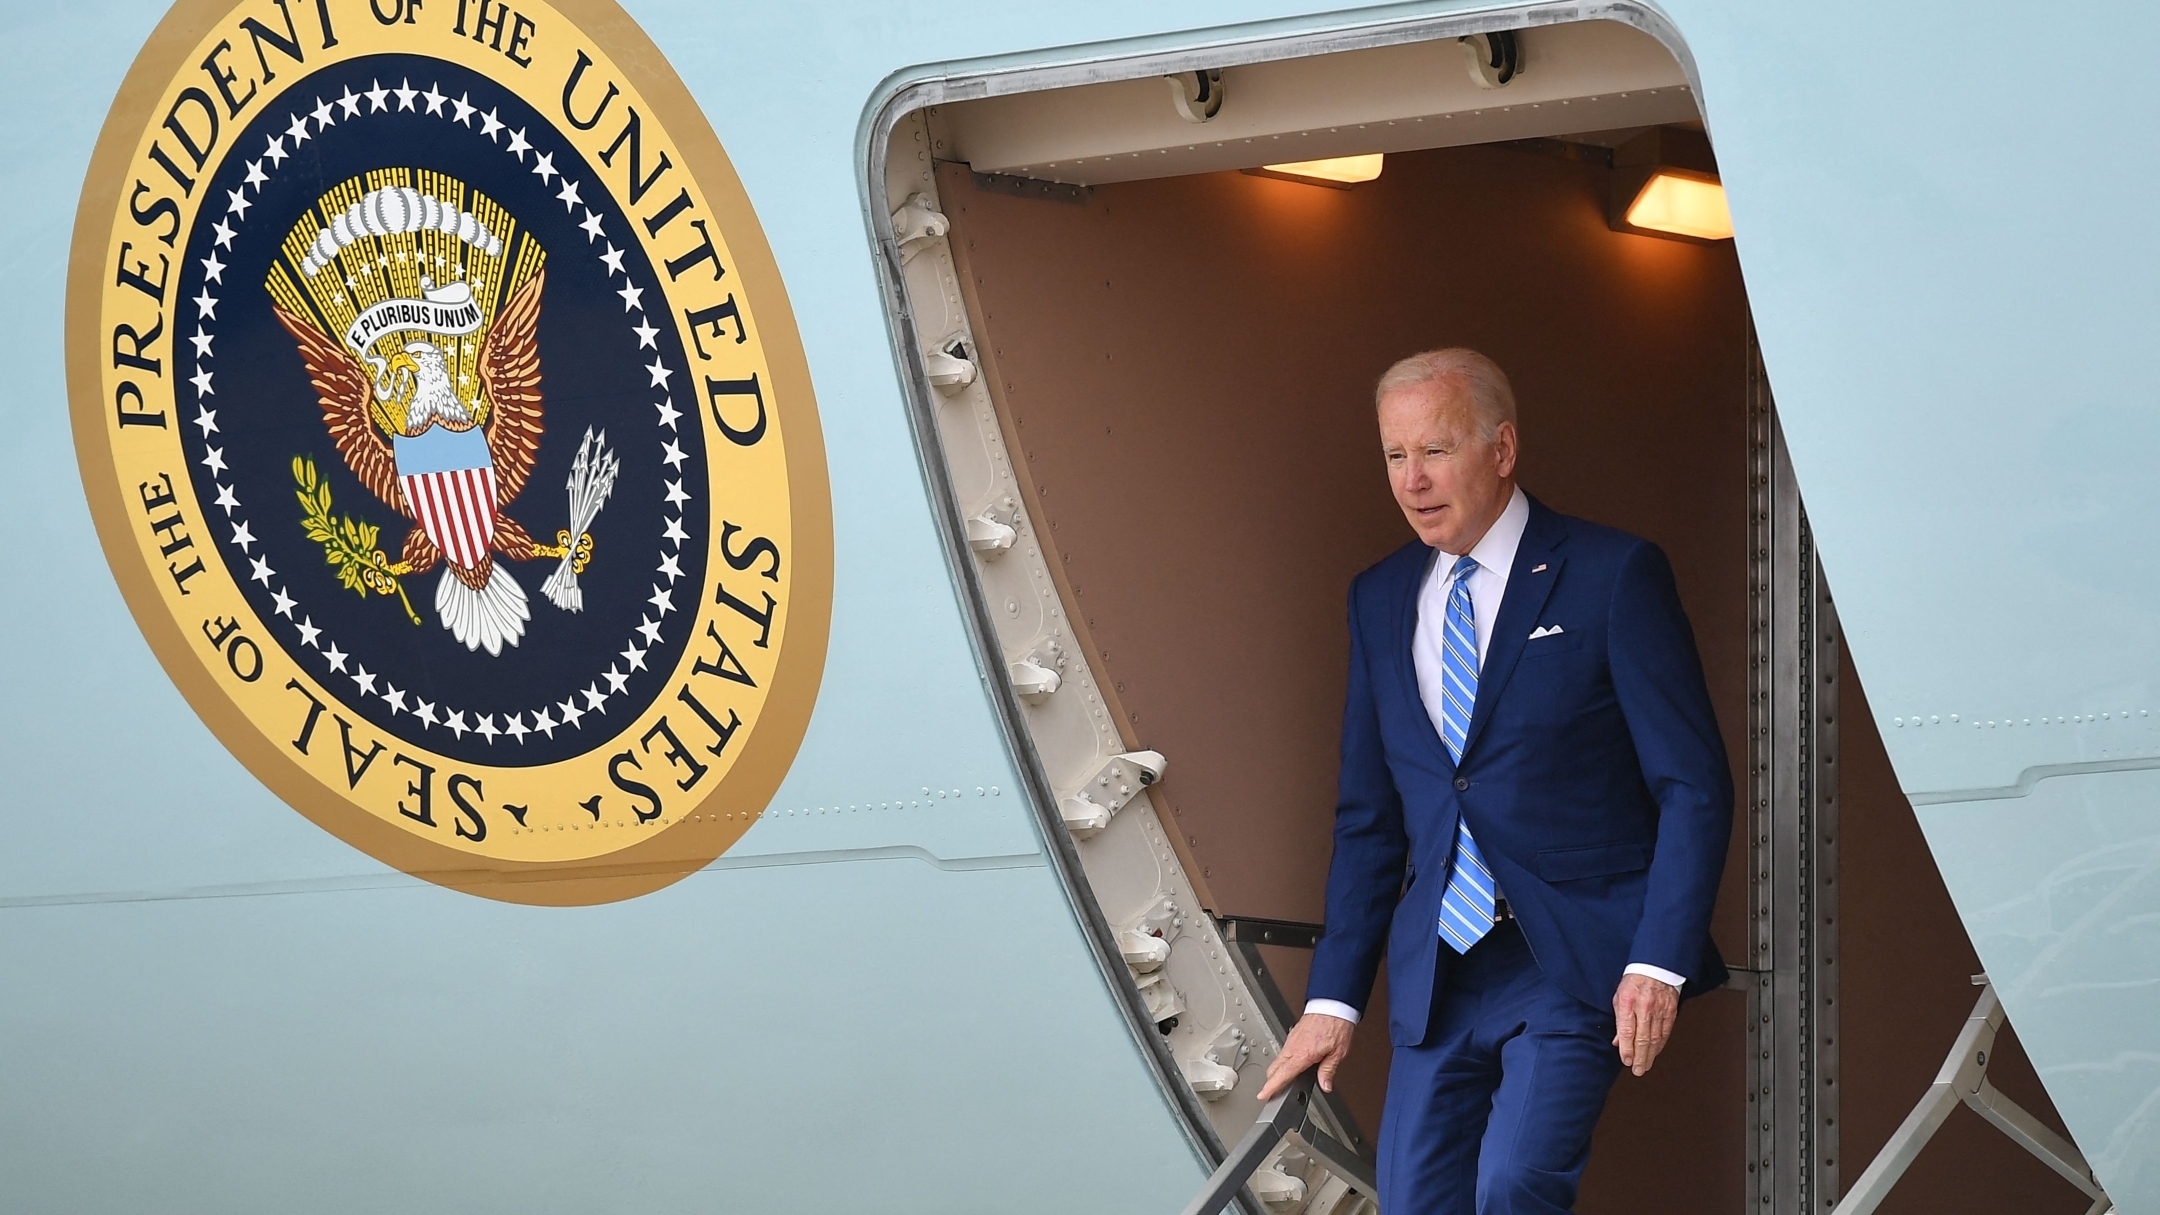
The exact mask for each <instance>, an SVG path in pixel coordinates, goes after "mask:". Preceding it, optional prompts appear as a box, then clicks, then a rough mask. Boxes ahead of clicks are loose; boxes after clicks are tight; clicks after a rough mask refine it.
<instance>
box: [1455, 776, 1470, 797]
mask: <svg viewBox="0 0 2160 1215" xmlns="http://www.w3.org/2000/svg"><path fill="white" fill-rule="evenodd" d="M1469 787H1470V778H1469V777H1467V776H1458V777H1456V778H1455V791H1456V792H1458V793H1460V792H1462V791H1463V790H1464V789H1467V788H1469Z"/></svg>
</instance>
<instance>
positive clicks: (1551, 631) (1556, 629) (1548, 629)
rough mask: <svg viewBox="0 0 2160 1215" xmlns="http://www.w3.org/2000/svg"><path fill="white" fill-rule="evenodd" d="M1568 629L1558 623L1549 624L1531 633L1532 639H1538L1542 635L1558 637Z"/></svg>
mask: <svg viewBox="0 0 2160 1215" xmlns="http://www.w3.org/2000/svg"><path fill="white" fill-rule="evenodd" d="M1566 631H1567V630H1566V629H1563V628H1561V627H1560V626H1559V625H1557V624H1548V625H1546V626H1545V627H1544V628H1542V629H1538V630H1537V631H1535V632H1533V633H1531V634H1530V640H1532V641H1536V640H1537V639H1538V638H1540V637H1557V636H1559V635H1560V634H1562V633H1564V632H1566Z"/></svg>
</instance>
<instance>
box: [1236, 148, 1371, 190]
mask: <svg viewBox="0 0 2160 1215" xmlns="http://www.w3.org/2000/svg"><path fill="white" fill-rule="evenodd" d="M1381 160H1382V156H1381V154H1380V153H1378V152H1372V153H1368V154H1367V155H1364V156H1331V157H1329V158H1327V159H1326V160H1292V161H1286V162H1284V163H1282V164H1279V165H1262V166H1261V167H1259V168H1257V169H1247V170H1245V171H1246V172H1247V173H1250V174H1252V175H1254V176H1255V177H1281V178H1284V179H1287V180H1289V181H1302V182H1305V183H1306V184H1308V185H1315V186H1332V187H1334V188H1335V189H1338V190H1347V189H1349V188H1350V187H1351V186H1353V185H1356V184H1357V183H1358V182H1361V181H1372V180H1373V179H1374V178H1377V177H1379V176H1380V162H1381Z"/></svg>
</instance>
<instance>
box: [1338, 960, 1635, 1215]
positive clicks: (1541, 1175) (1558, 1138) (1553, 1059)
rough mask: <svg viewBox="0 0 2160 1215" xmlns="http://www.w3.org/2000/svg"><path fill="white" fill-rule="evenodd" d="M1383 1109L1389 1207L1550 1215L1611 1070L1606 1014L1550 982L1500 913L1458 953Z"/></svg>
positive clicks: (1571, 1198)
mask: <svg viewBox="0 0 2160 1215" xmlns="http://www.w3.org/2000/svg"><path fill="white" fill-rule="evenodd" d="M1437 986H1438V990H1437V991H1435V993H1434V995H1433V1004H1432V1021H1431V1024H1430V1027H1429V1029H1428V1030H1427V1033H1426V1037H1425V1041H1424V1042H1423V1043H1422V1044H1420V1045H1417V1046H1398V1047H1396V1048H1395V1056H1394V1061H1393V1063H1392V1064H1391V1065H1390V1068H1389V1072H1388V1094H1387V1109H1386V1112H1385V1113H1384V1114H1383V1115H1382V1117H1381V1122H1380V1143H1379V1156H1380V1160H1379V1164H1380V1170H1379V1172H1380V1177H1379V1180H1380V1209H1381V1210H1383V1211H1385V1212H1387V1215H1559V1213H1560V1212H1565V1211H1569V1210H1571V1209H1573V1207H1574V1205H1575V1188H1576V1184H1577V1183H1578V1182H1579V1181H1580V1180H1581V1179H1582V1172H1583V1166H1584V1165H1586V1164H1588V1163H1589V1162H1590V1135H1591V1132H1592V1131H1594V1130H1595V1129H1596V1128H1597V1121H1598V1115H1599V1114H1600V1113H1601V1112H1602V1111H1603V1110H1604V1108H1605V1096H1606V1094H1607V1093H1608V1092H1610V1091H1611V1089H1612V1084H1613V1080H1614V1078H1615V1077H1617V1076H1618V1075H1619V1074H1620V1052H1619V1051H1618V1050H1617V1049H1615V1048H1614V1046H1613V1044H1612V1038H1613V1014H1612V1010H1611V1009H1609V1008H1604V1009H1600V1008H1593V1007H1591V1006H1590V1005H1588V1004H1585V1003H1583V1002H1582V1001H1580V1000H1578V999H1576V998H1575V997H1573V996H1570V995H1568V994H1567V993H1566V992H1564V991H1561V990H1560V989H1559V988H1558V987H1555V986H1554V985H1553V984H1552V982H1551V981H1550V980H1548V979H1547V978H1546V977H1545V975H1544V973H1543V972H1542V971H1540V970H1539V969H1538V965H1537V960H1536V959H1535V958H1533V957H1532V956H1531V954H1530V946H1529V944H1528V943H1527V942H1526V941H1524V939H1523V935H1522V929H1521V928H1520V926H1518V925H1517V924H1516V922H1515V921H1513V920H1502V921H1500V922H1499V923H1498V924H1496V925H1494V926H1493V931H1492V932H1491V934H1490V935H1488V936H1487V937H1485V939H1484V940H1481V941H1479V942H1478V943H1477V944H1476V945H1475V946H1473V947H1472V948H1471V949H1470V952H1469V953H1467V954H1465V955H1463V956H1462V957H1460V958H1458V959H1455V960H1454V964H1453V965H1452V966H1450V967H1449V973H1448V976H1447V981H1446V982H1445V983H1443V984H1439V985H1437Z"/></svg>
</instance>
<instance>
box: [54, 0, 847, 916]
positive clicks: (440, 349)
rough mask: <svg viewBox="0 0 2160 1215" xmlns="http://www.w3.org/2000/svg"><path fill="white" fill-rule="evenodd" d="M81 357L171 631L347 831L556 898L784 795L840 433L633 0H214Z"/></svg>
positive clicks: (94, 218)
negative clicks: (636, 18)
mask: <svg viewBox="0 0 2160 1215" xmlns="http://www.w3.org/2000/svg"><path fill="white" fill-rule="evenodd" d="M68 372H69V390H70V396H71V400H72V409H73V414H74V424H75V434H76V446H77V451H78V455H79V459H80V461H81V465H82V471H83V479H84V483H85V486H86V489H87V490H88V494H89V498H90V502H91V506H92V510H93V514H94V516H95V518H96V520H97V524H98V529H99V533H100V537H101V539H102V541H103V543H104V546H105V549H106V553H107V557H108V559H109V561H110V563H111V565H112V568H113V571H114V574H115V576H116V578H117V579H118V581H119V583H120V586H121V588H122V590H123V591H124V592H125V594H126V597H127V599H128V602H129V605H130V607H131V608H132V609H133V611H134V614H135V616H136V619H137V621H138V622H139V623H140V625H141V627H142V629H143V632H144V634H145V636H146V637H147V638H148V639H149V640H150V642H151V645H152V647H153V648H154V649H155V651H156V652H157V654H158V657H159V658H160V660H161V661H162V662H163V663H164V665H165V667H166V669H167V670H168V671H169V672H170V673H171V675H172V677H173V679H174V681H175V682H176V683H177V684H178V685H179V687H180V689H181V690H182V692H183V693H185V694H186V696H187V697H188V699H189V701H190V703H191V704H192V705H193V706H194V707H195V709H196V710H197V712H199V713H200V714H201V716H202V717H203V719H204V721H205V722H207V723H208V724H209V725H210V726H211V728H212V729H213V730H214V731H215V733H216V734H217V736H218V737H219V738H220V739H221V740H222V741H223V742H224V743H225V745H226V746H227V747H229V748H230V749H231V750H232V751H233V753H234V754H235V755H237V756H238V757H239V758H240V759H241V760H242V761H243V762H244V763H246V764H247V766H248V767H249V768H250V769H251V770H252V771H253V772H254V773H255V774H256V775H257V776H259V777H260V778H261V779H262V780H263V781H264V782H265V783H267V784H268V785H269V786H270V787H271V788H272V789H274V790H275V791H276V792H277V793H278V794H279V795H280V796H281V797H283V798H284V799H285V800H286V801H287V802H289V803H290V804H291V805H292V806H293V807H295V808H296V809H298V810H299V811H301V812H302V813H303V814H306V815H307V816H308V817H310V818H311V819H313V820H314V821H315V822H316V823H318V824H320V825H321V826H323V827H324V828H325V829H327V830H329V831H331V832H333V833H335V834H337V835H338V836H340V837H341V838H343V839H345V840H346V841H348V842H350V843H351V844H353V845H354V846H356V847H358V848H361V849H363V850H365V851H366V852H368V853H370V854H372V855H374V856H376V857H378V858H379V859H381V860H383V861H385V862H387V863H389V864H392V865H394V866H397V867H398V868H400V869H403V870H405V871H407V872H410V873H413V874H416V875H418V876H421V877H425V878H427V879H429V880H432V881H436V882H439V883H442V884H444V885H448V886H452V887H455V888H457V889H461V890H465V891H468V892H471V893H474V894H480V895H485V896H488V897H491V898H499V899H506V900H512V901H518V902H531V903H553V904H569V903H592V902H601V901H607V900H613V899H621V898H627V897H632V896H635V895H638V894H642V893H645V892H648V891H651V890H654V889H657V888H659V887H660V886H663V885H666V884H667V883H669V882H672V881H674V880H676V879H678V878H680V877H682V876H684V875H685V874H687V873H690V872H693V871H695V870H696V869H697V868H698V867H699V866H702V865H704V864H706V863H707V862H709V861H711V860H712V859H713V858H714V857H716V856H718V855H720V853H722V852H723V851H725V850H726V849H727V847H728V846H729V845H731V844H732V843H734V841H735V840H736V839H737V838H739V837H740V836H741V834H742V832H743V831H744V830H746V829H747V828H748V826H749V825H750V824H751V823H752V822H754V821H755V820H756V819H757V818H758V817H759V815H760V814H762V813H763V812H764V810H765V806H766V803H767V801H768V800H769V799H770V797H771V795H772V793H773V791H774V789H775V788H776V787H777V785H778V783H779V780H780V777H781V776H782V774H783V773H784V772H785V771H786V769H787V766H788V764H789V763H790V762H791V761H792V759H793V756H794V753H795V750H796V748H797V746H798V745H799V743H800V741H801V738H802V733H803V730H804V728H805V726H806V724H807V721H808V717H809V711H810V706H811V704H812V701H813V700H814V697H815V694H816V688H817V683H818V679H819V676H820V674H821V670H822V666H823V661H824V648H825V634H826V627H827V622H828V619H829V615H830V602H831V563H832V557H831V507H830V499H829V495H828V490H827V485H826V480H825V471H824V463H823V452H822V448H821V444H820V438H819V434H818V428H817V416H816V412H815V407H814V404H813V402H812V399H811V396H810V386H809V382H808V375H807V369H806V366H805V361H804V358H803V354H802V349H801V344H800V341H799V339H798V338H797V337H796V334H795V331H794V326H793V320H792V317H791V316H790V314H789V311H788V306H787V301H786V298H785V296H784V294H783V291H782V288H781V284H780V281H779V277H778V274H777V271H776V269H775V267H774V265H773V262H772V258H771V254H770V252H769V251H768V250H767V248H766V246H765V243H764V239H763V236H762V233H761V232H760V230H759V228H758V225H757V221H756V217H755V216H754V214H753V213H752V211H751V209H750V206H749V202H748V200H747V198H746V197H745V195H744V193H743V190H742V187H741V185H740V183H739V182H738V181H737V180H736V178H735V176H734V174H733V171H732V169H731V167H730V166H729V165H728V163H727V161H726V158H725V156H724V155H723V154H722V152H721V150H720V147H719V145H718V143H717V141H716V140H715V139H714V138H713V135H712V132H711V130H710V128H709V127H708V126H707V125H706V123H705V122H704V119H703V117H702V115H701V114H700V113H699V112H698V111H697V109H696V107H695V105H694V103H692V102H691V100H690V98H689V96H688V94H687V92H686V91H685V90H684V89H683V87H682V86H681V84H680V83H679V82H678V81H677V80H675V79H674V77H673V76H672V75H670V74H668V73H667V70H666V68H665V64H664V60H662V58H661V57H660V55H659V52H658V51H657V50H656V49H655V48H653V47H652V46H651V45H650V44H649V43H647V42H646V41H645V40H644V38H643V36H642V35H641V34H639V33H638V31H637V29H636V27H635V25H634V24H632V23H631V22H630V20H629V18H628V17H626V16H625V15H624V14H622V13H621V12H620V11H619V10H618V9H616V8H615V7H614V5H613V4H612V2H611V0H557V3H555V4H552V5H550V4H547V3H527V2H526V0H513V2H512V3H507V4H506V3H503V2H502V0H442V3H440V4H436V3H433V2H430V3H428V4H425V5H423V4H422V3H421V2H420V0H239V2H237V3H235V2H234V0H202V2H197V0H183V3H182V4H181V5H180V6H179V7H177V8H175V9H174V10H173V11H172V12H171V13H170V14H169V15H168V16H167V17H166V19H165V21H164V22H163V23H162V24H161V25H160V26H159V28H158V29H157V31H156V32H155V33H154V34H153V35H152V37H151V39H150V41H149V44H148V45H147V46H146V48H145V49H144V51H143V53H142V55H141V57H140V58H139V59H138V60H137V62H136V64H135V66H134V69H133V70H132V71H131V73H130V74H129V76H128V79H127V82H126V84H125V85H124V86H123V87H122V89H121V92H120V98H119V101H118V103H117V104H116V105H115V107H114V110H113V113H112V115H111V116H110V118H109V119H108V121H107V124H106V127H105V131H104V134H103V137H102V138H101V139H100V141H99V144H98V149H97V153H96V155H95V157H94V159H93V162H92V165H91V170H90V175H89V179H88V182H87V183H86V185H85V187H84V192H83V203H82V207H81V209H80V211H79V213H78V219H77V227H76V235H75V243H74V249H73V258H72V263H71V267H70V279H69V290H68Z"/></svg>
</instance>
